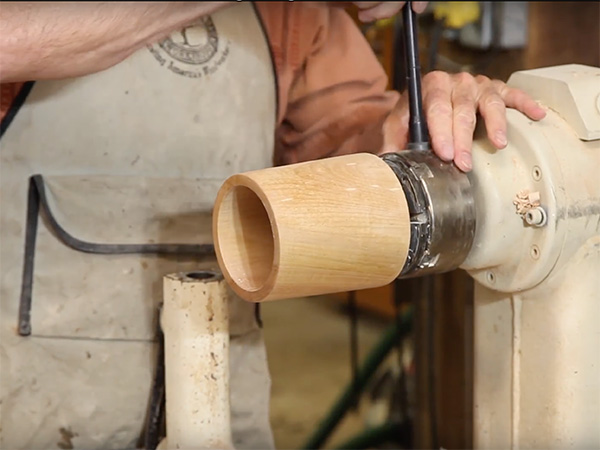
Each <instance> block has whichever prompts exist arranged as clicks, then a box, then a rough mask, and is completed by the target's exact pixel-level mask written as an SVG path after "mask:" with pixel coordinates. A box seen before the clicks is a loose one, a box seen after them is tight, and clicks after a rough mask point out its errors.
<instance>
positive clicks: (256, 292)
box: [213, 64, 600, 448]
mask: <svg viewBox="0 0 600 450" xmlns="http://www.w3.org/2000/svg"><path fill="white" fill-rule="evenodd" d="M598 80H600V68H598V67H589V66H583V65H577V64H570V65H564V66H557V67H548V68H541V69H533V70H526V71H521V72H516V73H514V74H513V75H512V76H511V77H510V79H509V80H508V82H507V84H508V85H509V86H512V87H516V88H519V89H521V90H523V91H525V92H527V93H528V94H530V95H531V96H532V97H533V98H534V99H536V100H538V101H540V103H541V104H542V105H544V106H545V108H546V110H547V115H546V117H545V118H544V119H543V120H541V121H539V122H534V121H531V120H530V119H528V118H527V117H526V116H525V115H523V114H521V113H519V112H517V111H516V110H512V109H509V110H507V125H508V129H507V131H508V145H507V147H506V148H504V149H502V150H497V149H495V148H493V146H492V145H491V144H490V143H489V142H488V140H487V138H486V136H485V132H484V130H483V129H481V127H479V128H478V129H477V130H476V133H475V139H474V142H473V170H472V172H470V173H469V174H468V175H464V174H461V173H458V171H456V170H455V169H454V168H453V167H452V166H451V165H450V164H447V163H444V162H442V161H440V160H438V159H437V158H436V157H434V156H433V155H431V154H430V153H426V152H421V151H417V150H407V151H403V152H400V153H397V154H389V155H385V156H383V157H377V156H375V155H372V154H355V155H348V156H340V157H335V158H328V159H324V160H318V161H312V162H307V163H301V164H294V165H290V166H285V167H276V168H269V169H265V170H258V171H253V172H248V173H244V174H238V175H235V176H233V177H231V178H230V179H228V180H227V181H226V182H225V183H224V185H223V186H222V188H221V190H220V192H219V194H218V196H217V199H216V203H215V209H214V213H213V235H214V243H215V249H216V253H217V258H218V261H219V264H220V267H221V270H222V271H223V273H224V275H225V278H226V280H227V282H228V283H229V284H230V286H231V287H232V288H233V289H234V290H235V291H236V292H237V293H238V294H239V295H240V296H241V297H242V298H244V299H246V300H249V301H254V302H261V301H265V300H278V299H283V298H290V297H300V296H308V295H317V294H327V293H332V292H341V291H351V290H359V289H366V288H372V287H377V286H383V285H385V284H387V283H389V282H391V281H392V280H393V279H395V278H396V277H408V276H418V275H421V274H425V273H440V272H445V271H448V270H452V269H456V268H462V269H465V270H466V271H467V272H468V273H469V274H470V275H471V276H472V277H473V278H474V280H475V282H476V283H475V294H474V295H475V298H474V301H475V304H474V307H475V319H474V320H475V324H474V326H475V336H474V339H475V362H474V371H475V373H474V383H475V384H474V401H475V404H474V426H473V428H474V430H475V431H474V433H475V435H474V445H475V447H476V448H519V446H521V447H529V448H564V447H565V446H571V447H573V448H598V447H600V321H599V320H598V317H600V294H599V293H600V279H599V278H598V274H599V273H600V182H599V181H598V174H599V173H600V172H599V171H600V82H599V81H598Z"/></svg>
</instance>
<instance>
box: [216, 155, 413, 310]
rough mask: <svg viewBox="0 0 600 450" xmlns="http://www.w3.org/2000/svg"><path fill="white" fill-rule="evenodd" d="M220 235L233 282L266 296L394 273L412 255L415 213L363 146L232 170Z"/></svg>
mask: <svg viewBox="0 0 600 450" xmlns="http://www.w3.org/2000/svg"><path fill="white" fill-rule="evenodd" d="M213 235H214V243H215V250H216V254H217V259H218V262H219V265H220V267H221V270H222V272H223V274H224V276H225V278H226V280H227V282H228V283H229V284H230V286H231V287H232V289H233V290H234V291H235V292H236V293H237V294H238V295H239V296H241V297H242V298H244V299H246V300H248V301H253V302H261V301H266V300H279V299H285V298H292V297H303V296H312V295H321V294H329V293H334V292H343V291H352V290H361V289H367V288H373V287H379V286H383V285H386V284H388V283H390V282H391V281H392V280H394V278H396V277H397V276H398V275H399V273H400V271H401V270H402V267H403V265H404V263H405V260H406V256H407V252H408V245H409V240H410V217H409V212H408V206H407V203H406V198H405V196H404V192H403V190H402V187H401V186H400V183H399V181H398V179H397V177H396V175H395V174H394V173H393V172H392V170H391V169H390V167H389V166H388V165H387V164H386V163H385V162H384V161H382V160H381V158H379V157H377V156H375V155H372V154H369V153H359V154H353V155H346V156H338V157H333V158H327V159H321V160H316V161H310V162H305V163H299V164H292V165H288V166H283V167H273V168H268V169H263V170H256V171H252V172H246V173H242V174H238V175H234V176H232V177H230V178H229V179H228V180H227V181H226V182H225V183H224V184H223V186H222V187H221V189H220V191H219V193H218V195H217V199H216V202H215V208H214V212H213Z"/></svg>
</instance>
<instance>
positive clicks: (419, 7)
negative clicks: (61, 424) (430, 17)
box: [412, 2, 429, 14]
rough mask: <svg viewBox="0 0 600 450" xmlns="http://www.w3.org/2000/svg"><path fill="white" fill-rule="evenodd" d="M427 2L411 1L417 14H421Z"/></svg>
mask: <svg viewBox="0 0 600 450" xmlns="http://www.w3.org/2000/svg"><path fill="white" fill-rule="evenodd" d="M428 3H429V2H412V9H413V11H414V12H416V13H417V14H421V13H422V12H423V11H425V10H426V9H427V4H428Z"/></svg>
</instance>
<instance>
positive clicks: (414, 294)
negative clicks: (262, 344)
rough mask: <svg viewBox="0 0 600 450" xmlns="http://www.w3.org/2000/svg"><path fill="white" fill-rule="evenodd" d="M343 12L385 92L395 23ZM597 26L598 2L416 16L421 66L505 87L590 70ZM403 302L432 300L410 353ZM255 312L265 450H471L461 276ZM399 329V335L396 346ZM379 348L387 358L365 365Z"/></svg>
mask: <svg viewBox="0 0 600 450" xmlns="http://www.w3.org/2000/svg"><path fill="white" fill-rule="evenodd" d="M353 14H354V15H353V17H354V18H355V20H356V22H357V24H359V26H360V27H361V29H362V30H363V32H364V34H365V36H366V37H367V39H368V41H369V42H370V44H371V46H372V47H373V49H374V51H375V52H376V53H377V55H378V57H379V59H380V61H381V63H382V65H383V67H384V68H385V69H386V71H387V73H388V76H389V80H390V84H389V87H390V88H392V87H396V88H397V87H402V83H403V73H402V69H401V66H400V67H399V64H400V63H401V58H400V50H397V49H398V48H399V43H398V42H397V41H398V39H397V37H398V35H399V33H398V28H399V26H400V23H399V22H398V21H395V20H385V21H379V22H376V23H373V24H367V25H365V24H360V23H359V22H358V20H357V18H356V15H355V13H353ZM599 24H600V3H599V2H575V1H566V2H432V3H430V4H429V6H428V9H427V11H426V12H425V13H423V14H421V15H420V16H419V47H420V53H421V66H422V71H423V74H425V73H427V72H429V71H431V70H444V71H447V72H460V71H467V72H471V73H473V74H484V75H487V76H489V77H491V78H498V79H501V80H503V81H506V80H507V79H508V77H509V76H510V75H511V74H512V73H513V72H515V71H518V70H525V69H533V68H538V67H545V66H553V65H560V64H569V63H579V64H586V65H591V66H600V29H599V27H600V25H599ZM415 298H419V299H422V300H423V299H425V300H427V301H430V302H432V303H431V305H432V306H433V308H432V309H433V310H434V311H435V315H434V317H433V323H431V324H429V326H420V327H418V329H419V330H421V335H420V336H421V337H423V333H427V332H429V334H430V335H429V336H427V334H425V335H424V338H425V339H429V340H430V341H431V342H429V344H428V346H426V347H425V348H421V349H420V350H419V349H418V348H417V349H415V348H414V346H413V345H412V344H411V342H412V339H411V338H410V335H408V332H409V331H410V325H413V324H412V319H411V316H410V314H409V313H410V305H411V302H412V301H414V299H415ZM425 300H423V301H425ZM262 317H263V322H264V325H265V327H264V331H265V338H266V343H267V351H268V357H269V364H270V369H271V375H272V379H273V386H272V402H271V419H272V425H273V430H274V434H275V440H276V445H277V448H279V449H297V448H316V447H317V446H318V447H319V448H403V445H405V446H408V445H409V444H407V443H409V442H416V443H419V446H422V447H428V448H440V447H441V448H445V449H458V448H472V439H471V435H472V428H471V423H472V393H471V387H472V384H473V383H472V281H471V279H470V278H469V277H468V276H466V274H465V273H464V272H462V271H454V272H452V273H448V274H444V275H437V276H433V277H429V278H423V279H419V280H410V281H407V280H404V281H402V282H397V283H394V284H391V285H389V286H386V287H383V288H379V289H372V290H367V291H360V292H356V293H344V294H340V295H336V296H327V297H318V298H310V299H294V300H287V301H282V302H273V303H265V304H263V305H262ZM424 325H427V324H424ZM394 326H396V328H394ZM390 330H391V331H390ZM392 332H393V333H395V334H393V333H392ZM390 333H392V334H390ZM403 334H404V335H407V336H408V337H407V338H405V339H396V338H397V337H398V335H403ZM390 339H392V341H390ZM390 343H392V344H393V348H394V349H393V350H392V352H391V353H389V354H388V355H387V356H386V358H384V363H382V364H377V365H374V364H375V362H377V361H378V356H380V355H381V352H383V351H384V350H385V349H386V348H389V347H390V345H391V344H390ZM416 350H419V351H416ZM378 352H379V353H378ZM419 355H421V358H422V359H421V360H420V361H421V364H422V365H423V370H421V372H420V374H419V375H418V377H419V379H418V380H417V379H416V378H415V372H414V360H415V357H416V358H419ZM379 359H381V358H379ZM369 370H375V375H374V376H373V377H371V380H370V383H368V384H367V386H366V387H365V389H364V390H363V393H362V395H361V396H360V397H359V396H358V395H357V394H356V392H354V391H356V389H352V386H351V383H352V382H353V381H354V384H355V387H356V386H360V385H361V381H362V380H361V376H362V375H363V374H364V372H365V371H369ZM415 386H419V388H418V389H416V388H415ZM336 402H337V403H336ZM418 402H420V404H421V405H422V407H421V408H419V409H418V410H419V411H420V413H419V414H417V415H416V416H415V405H416V404H417V403H418ZM334 405H336V406H337V407H336V408H334ZM423 405H424V406H423ZM338 422H339V424H338ZM386 424H392V425H393V426H392V427H391V428H392V429H391V431H390V427H386ZM335 425H337V426H335ZM390 432H392V433H393V438H394V441H395V443H394V444H389V443H388V444H387V445H388V446H387V447H385V445H384V444H378V441H380V440H381V441H385V440H388V442H389V435H390ZM316 443H318V445H317V446H316V445H315V444H316ZM415 447H416V446H415Z"/></svg>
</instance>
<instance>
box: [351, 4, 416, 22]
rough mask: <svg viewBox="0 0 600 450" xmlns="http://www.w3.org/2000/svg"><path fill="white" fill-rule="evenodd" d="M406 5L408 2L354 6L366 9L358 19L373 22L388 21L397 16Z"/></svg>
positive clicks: (359, 14) (360, 13)
mask: <svg viewBox="0 0 600 450" xmlns="http://www.w3.org/2000/svg"><path fill="white" fill-rule="evenodd" d="M369 3H370V5H369ZM405 3H406V2H380V3H379V4H377V3H373V2H355V3H354V4H355V5H356V6H358V7H359V8H361V9H364V11H360V12H359V13H358V18H359V19H360V20H361V21H362V22H372V21H374V20H380V19H387V18H390V17H393V16H395V15H396V14H397V13H398V11H400V10H401V9H402V7H403V6H404V4H405ZM373 5H376V6H373ZM369 6H371V7H369ZM367 8H368V9H367Z"/></svg>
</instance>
